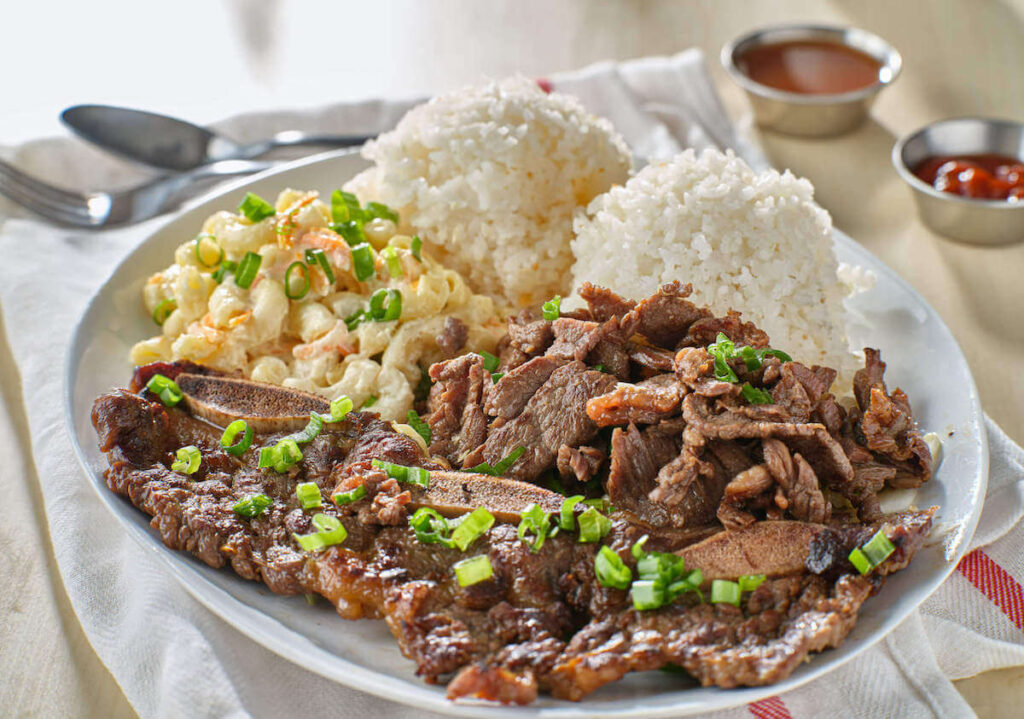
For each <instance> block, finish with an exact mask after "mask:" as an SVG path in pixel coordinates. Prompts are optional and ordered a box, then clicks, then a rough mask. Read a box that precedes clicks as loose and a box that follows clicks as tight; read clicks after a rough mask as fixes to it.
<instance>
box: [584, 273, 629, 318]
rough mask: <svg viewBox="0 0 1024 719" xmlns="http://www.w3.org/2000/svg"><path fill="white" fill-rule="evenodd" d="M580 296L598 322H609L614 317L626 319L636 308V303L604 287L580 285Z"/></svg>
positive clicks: (588, 284) (587, 284)
mask: <svg viewBox="0 0 1024 719" xmlns="http://www.w3.org/2000/svg"><path fill="white" fill-rule="evenodd" d="M579 295H580V297H581V298H582V299H583V301H584V302H586V303H587V306H588V307H589V308H590V314H591V315H592V316H593V318H594V319H595V320H596V321H598V322H607V321H608V320H610V319H611V318H612V317H624V316H625V315H626V314H627V313H629V311H630V310H632V309H633V308H634V307H636V302H634V301H633V300H627V299H625V298H623V297H619V296H618V295H617V294H615V293H614V292H612V291H611V290H609V289H606V288H604V287H598V286H597V285H592V284H591V283H589V282H584V283H583V284H582V285H580V290H579Z"/></svg>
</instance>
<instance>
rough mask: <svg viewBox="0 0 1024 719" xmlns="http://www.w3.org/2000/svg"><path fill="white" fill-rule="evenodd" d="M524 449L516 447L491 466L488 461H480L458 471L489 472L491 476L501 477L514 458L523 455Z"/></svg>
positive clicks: (514, 460) (513, 462)
mask: <svg viewBox="0 0 1024 719" xmlns="http://www.w3.org/2000/svg"><path fill="white" fill-rule="evenodd" d="M525 451H526V448H525V447H516V448H515V449H513V450H512V451H511V452H509V453H508V456H506V457H505V458H504V459H502V460H500V461H499V462H498V463H497V464H495V465H494V466H493V467H492V466H491V463H490V462H481V463H480V464H478V465H477V466H475V467H470V468H469V469H463V470H460V471H462V472H473V473H474V474H489V475H490V476H492V477H503V476H504V475H505V472H507V471H508V470H509V469H510V468H511V467H512V465H513V464H515V463H516V460H518V459H519V458H520V457H522V456H523V453H524V452H525Z"/></svg>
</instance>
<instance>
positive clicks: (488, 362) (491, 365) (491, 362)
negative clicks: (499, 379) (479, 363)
mask: <svg viewBox="0 0 1024 719" xmlns="http://www.w3.org/2000/svg"><path fill="white" fill-rule="evenodd" d="M480 356H481V357H483V358H484V369H485V370H487V371H488V372H495V371H497V369H498V358H497V357H495V356H494V355H492V354H491V353H490V352H481V353H480Z"/></svg>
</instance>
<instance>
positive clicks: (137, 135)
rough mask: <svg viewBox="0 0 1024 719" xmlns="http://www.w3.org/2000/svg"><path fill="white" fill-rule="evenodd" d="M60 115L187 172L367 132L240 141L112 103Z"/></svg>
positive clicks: (94, 138) (105, 144)
mask: <svg viewBox="0 0 1024 719" xmlns="http://www.w3.org/2000/svg"><path fill="white" fill-rule="evenodd" d="M60 119H61V121H62V122H63V123H64V124H65V125H67V126H68V127H69V128H71V130H72V131H73V132H74V133H75V134H76V135H78V136H79V137H81V138H82V139H83V140H86V141H88V142H91V143H92V144H94V145H97V146H98V147H101V148H103V149H104V150H107V151H109V152H111V153H113V154H115V155H117V156H119V157H122V158H124V159H126V160H131V161H133V162H137V163H140V164H142V165H146V166H148V167H154V168H157V169H160V170H170V171H172V172H187V171H188V170H194V169H196V168H197V167H202V166H203V165H208V164H210V163H213V162H220V161H221V160H251V159H253V158H256V157H259V156H261V155H264V154H266V153H267V152H269V151H270V150H273V149H274V148H277V147H294V146H297V145H318V146H321V147H353V146H356V145H362V144H363V143H364V142H366V141H367V140H369V139H370V137H371V136H370V135H313V134H308V133H304V132H298V131H295V130H289V131H286V132H279V133H277V134H276V135H274V136H273V137H272V138H270V139H269V140H264V141H262V142H254V143H250V144H242V143H239V142H236V141H235V140H232V139H231V138H229V137H226V136H224V135H221V134H220V133H217V132H214V131H213V130H209V129H207V128H205V127H201V126H199V125H195V124H193V123H191V122H188V121H186V120H181V119H178V118H176V117H170V116H168V115H160V114H158V113H155V112H146V111H144V110H133V109H130V108H126V107H115V106H112V105H75V106H73V107H69V108H67V109H66V110H64V112H62V113H61V116H60Z"/></svg>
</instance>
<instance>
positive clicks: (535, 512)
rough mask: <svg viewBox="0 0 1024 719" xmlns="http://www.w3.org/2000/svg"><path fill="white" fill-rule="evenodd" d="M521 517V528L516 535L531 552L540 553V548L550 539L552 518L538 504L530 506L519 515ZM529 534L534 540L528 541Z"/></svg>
mask: <svg viewBox="0 0 1024 719" xmlns="http://www.w3.org/2000/svg"><path fill="white" fill-rule="evenodd" d="M519 516H520V517H521V519H520V521H519V527H518V528H517V529H516V535H517V536H518V537H519V539H521V540H522V541H523V542H524V543H525V544H526V546H527V547H529V548H530V551H531V552H534V553H536V552H538V551H540V548H541V547H543V546H544V540H545V539H547V538H548V533H549V532H550V531H551V518H550V517H548V514H547V512H545V511H544V510H543V509H541V508H540V506H539V505H538V504H536V503H531V504H530V505H528V506H527V507H526V509H524V510H523V511H522V512H520V513H519ZM528 534H532V535H533V538H532V539H527V535H528Z"/></svg>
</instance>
